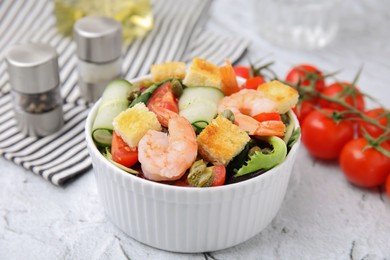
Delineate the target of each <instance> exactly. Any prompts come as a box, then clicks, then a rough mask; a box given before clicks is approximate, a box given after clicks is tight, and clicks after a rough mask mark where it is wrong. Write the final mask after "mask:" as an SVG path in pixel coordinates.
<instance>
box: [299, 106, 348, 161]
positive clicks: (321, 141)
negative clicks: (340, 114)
mask: <svg viewBox="0 0 390 260" xmlns="http://www.w3.org/2000/svg"><path fill="white" fill-rule="evenodd" d="M333 111H334V110H330V109H324V110H322V111H318V110H314V111H312V112H311V113H310V114H309V115H308V116H307V117H306V119H305V121H304V122H303V125H302V142H303V143H304V144H305V146H306V148H307V149H308V150H309V152H310V153H311V154H312V155H313V156H315V157H317V158H320V159H336V158H337V157H338V156H339V155H340V152H341V149H342V148H343V146H344V145H345V144H346V143H347V142H348V141H350V140H352V139H353V135H354V131H353V130H354V128H353V124H352V123H351V122H350V121H340V122H338V123H336V122H335V121H334V120H333V119H332V118H329V117H328V116H327V115H331V114H332V113H333ZM325 114H326V115H325Z"/></svg>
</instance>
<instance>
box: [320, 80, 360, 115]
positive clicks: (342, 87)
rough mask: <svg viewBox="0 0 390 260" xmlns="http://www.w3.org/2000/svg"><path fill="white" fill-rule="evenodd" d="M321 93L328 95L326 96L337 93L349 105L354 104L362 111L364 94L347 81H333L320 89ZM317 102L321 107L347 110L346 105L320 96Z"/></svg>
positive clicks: (332, 95)
mask: <svg viewBox="0 0 390 260" xmlns="http://www.w3.org/2000/svg"><path fill="white" fill-rule="evenodd" d="M321 94H323V95H325V96H328V97H336V96H337V95H339V97H340V99H341V100H343V101H345V102H346V103H348V104H349V105H351V106H354V107H355V108H357V109H358V110H360V111H364V107H365V102H364V96H363V95H362V94H361V93H360V91H359V89H358V88H357V87H354V86H352V85H351V84H350V83H348V82H335V83H333V84H331V85H329V86H328V87H326V88H324V89H323V90H322V91H321ZM319 104H320V106H321V107H322V108H331V109H335V110H338V111H344V110H347V108H346V107H344V106H342V105H340V104H337V103H334V102H331V101H327V100H325V99H322V98H320V99H319Z"/></svg>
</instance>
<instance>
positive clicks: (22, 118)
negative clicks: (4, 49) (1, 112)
mask: <svg viewBox="0 0 390 260" xmlns="http://www.w3.org/2000/svg"><path fill="white" fill-rule="evenodd" d="M6 61H7V65H8V74H9V78H10V83H11V94H12V97H13V103H14V104H13V107H14V112H15V117H16V120H17V126H18V128H19V130H20V131H21V132H22V133H23V134H25V135H30V136H38V137H40V136H46V135H49V134H52V133H54V132H56V131H58V130H59V129H60V128H61V127H62V126H63V124H64V119H63V110H62V98H61V93H60V78H59V71H58V54H57V52H56V50H55V49H54V48H53V47H51V46H50V45H47V44H41V43H26V44H20V45H15V46H14V47H13V48H12V49H10V51H9V52H8V53H7V54H6Z"/></svg>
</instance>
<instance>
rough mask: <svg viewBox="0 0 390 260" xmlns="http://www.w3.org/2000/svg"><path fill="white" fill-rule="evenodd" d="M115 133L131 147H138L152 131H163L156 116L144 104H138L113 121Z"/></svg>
mask: <svg viewBox="0 0 390 260" xmlns="http://www.w3.org/2000/svg"><path fill="white" fill-rule="evenodd" d="M113 126H114V130H115V132H116V133H117V134H118V135H119V136H120V137H121V138H122V139H123V141H124V142H125V143H127V145H129V146H130V147H137V146H138V143H139V141H140V140H141V138H142V137H143V136H144V135H145V134H146V132H147V131H148V130H150V129H153V130H156V131H161V125H160V123H159V122H158V120H157V117H156V115H155V114H154V113H153V112H151V111H149V109H148V108H147V107H146V106H145V104H144V103H138V104H136V105H135V106H134V107H132V108H128V109H126V110H125V111H122V112H121V113H120V114H119V115H117V116H116V117H115V118H114V120H113Z"/></svg>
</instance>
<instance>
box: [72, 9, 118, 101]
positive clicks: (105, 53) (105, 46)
mask: <svg viewBox="0 0 390 260" xmlns="http://www.w3.org/2000/svg"><path fill="white" fill-rule="evenodd" d="M74 39H75V41H76V45H77V56H78V70H79V89H80V92H81V95H82V97H83V98H84V99H85V100H86V101H88V102H95V101H96V100H98V99H99V98H100V97H101V95H102V93H103V91H104V89H105V87H106V86H107V84H108V83H109V82H110V81H111V80H113V79H116V78H120V77H121V74H122V73H121V71H122V57H121V56H122V25H121V24H120V23H119V22H117V21H116V20H114V19H112V18H109V17H104V16H89V17H84V18H82V19H80V20H78V21H77V22H76V23H75V25H74Z"/></svg>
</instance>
